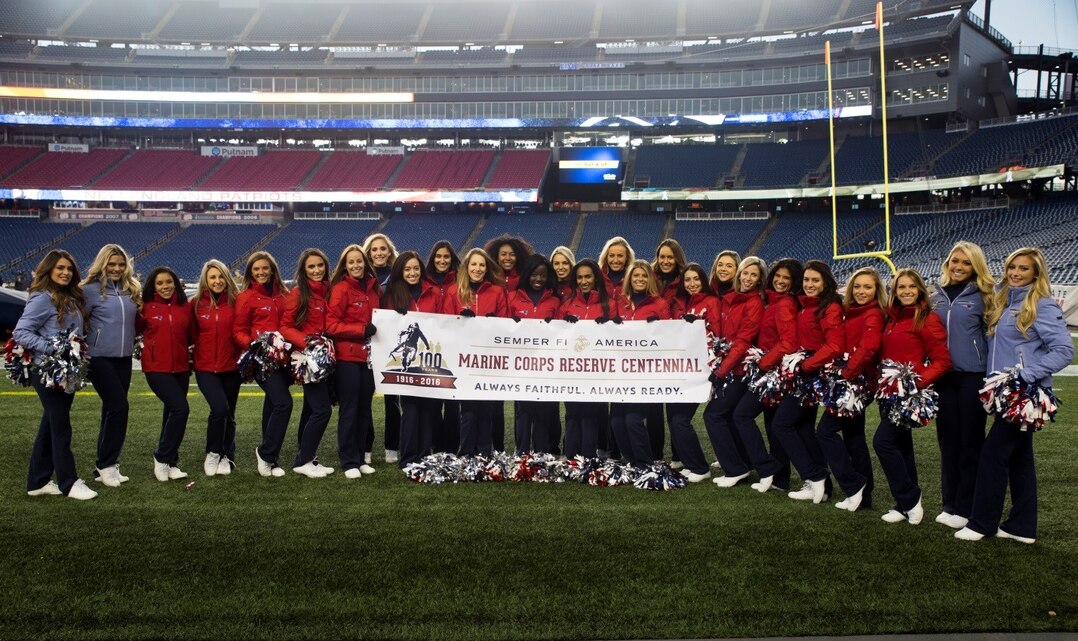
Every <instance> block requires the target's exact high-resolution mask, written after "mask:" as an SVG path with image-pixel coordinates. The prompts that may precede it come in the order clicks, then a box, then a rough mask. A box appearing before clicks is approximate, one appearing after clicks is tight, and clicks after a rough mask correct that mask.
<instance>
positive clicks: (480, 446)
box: [458, 401, 502, 456]
mask: <svg viewBox="0 0 1078 641" xmlns="http://www.w3.org/2000/svg"><path fill="white" fill-rule="evenodd" d="M501 408H502V402H501V401H461V402H460V449H459V451H458V453H459V454H460V455H461V456H477V455H479V454H483V455H484V456H489V455H490V453H491V449H492V448H493V442H492V440H491V416H492V415H493V414H494V412H495V411H501Z"/></svg>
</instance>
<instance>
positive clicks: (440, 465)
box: [404, 452, 686, 491]
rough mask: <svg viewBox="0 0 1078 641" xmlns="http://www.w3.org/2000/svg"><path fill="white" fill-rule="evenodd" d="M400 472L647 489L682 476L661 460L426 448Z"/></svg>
mask: <svg viewBox="0 0 1078 641" xmlns="http://www.w3.org/2000/svg"><path fill="white" fill-rule="evenodd" d="M404 474H405V475H406V476H407V477H408V478H410V479H412V480H413V481H415V482H417V483H429V484H441V483H485V482H504V481H513V482H518V483H522V482H529V481H530V482H535V483H569V482H572V483H581V484H584V485H591V486H594V487H616V486H619V485H632V486H634V487H636V488H639V489H642V490H653V491H658V490H663V491H669V490H673V489H679V488H683V487H685V486H686V480H685V478H684V477H683V476H681V475H679V474H677V473H675V472H674V471H673V470H672V469H670V466H669V465H667V464H666V463H657V464H655V465H652V466H650V467H648V468H643V469H641V468H636V467H633V466H631V465H623V464H621V463H619V462H617V461H611V460H608V459H599V458H584V457H582V456H577V457H576V458H573V459H570V460H566V461H563V460H560V459H558V458H557V457H555V456H554V455H552V454H538V453H528V454H521V455H519V456H511V455H509V454H506V453H505V452H495V453H493V454H492V455H490V456H456V455H454V454H431V455H429V456H426V457H424V458H423V459H422V460H420V461H418V462H416V463H412V464H410V465H407V466H405V468H404Z"/></svg>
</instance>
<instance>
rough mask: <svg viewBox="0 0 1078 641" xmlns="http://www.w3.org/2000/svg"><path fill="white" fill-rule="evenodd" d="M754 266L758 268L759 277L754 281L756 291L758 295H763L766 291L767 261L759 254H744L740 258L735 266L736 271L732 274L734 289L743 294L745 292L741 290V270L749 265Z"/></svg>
mask: <svg viewBox="0 0 1078 641" xmlns="http://www.w3.org/2000/svg"><path fill="white" fill-rule="evenodd" d="M754 265H755V266H756V268H757V269H759V270H760V278H759V279H758V280H757V281H756V287H755V288H754V289H755V290H756V293H757V294H759V295H760V296H763V295H764V292H765V291H767V263H765V262H764V259H763V258H760V257H759V256H746V257H745V258H743V259H742V260H741V262H740V263H739V264H738V266H737V272H736V273H735V274H734V291H735V292H738V293H741V294H744V293H746V292H743V291H741V272H743V271H745V270H746V269H748V268H749V267H752V266H754Z"/></svg>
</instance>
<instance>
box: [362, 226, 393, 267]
mask: <svg viewBox="0 0 1078 641" xmlns="http://www.w3.org/2000/svg"><path fill="white" fill-rule="evenodd" d="M376 240H384V241H385V242H386V247H389V258H387V259H386V266H387V267H392V266H393V261H395V260H397V246H396V245H394V244H393V241H392V240H390V239H389V236H386V235H385V234H371V235H370V236H367V238H366V239H365V240H364V241H363V254H364V255H365V256H366V257H367V258H370V255H371V245H373V244H374V241H376ZM370 268H371V269H374V264H371V266H370Z"/></svg>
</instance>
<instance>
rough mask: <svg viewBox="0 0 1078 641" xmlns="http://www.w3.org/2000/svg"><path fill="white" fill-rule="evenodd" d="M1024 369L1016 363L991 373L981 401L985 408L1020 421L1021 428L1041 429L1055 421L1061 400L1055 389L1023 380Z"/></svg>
mask: <svg viewBox="0 0 1078 641" xmlns="http://www.w3.org/2000/svg"><path fill="white" fill-rule="evenodd" d="M1021 369H1022V366H1021V365H1016V366H1014V367H1012V368H1010V369H1006V370H1003V371H1002V372H992V373H991V374H989V375H988V376H987V377H986V378H985V379H984V387H982V388H981V391H980V396H981V403H982V404H983V405H984V409H985V411H987V412H989V413H990V414H998V415H999V416H1000V417H1001V418H1003V420H1005V421H1008V422H1010V423H1016V424H1017V425H1018V429H1019V430H1021V431H1023V432H1025V431H1028V430H1030V429H1032V430H1033V431H1034V432H1039V431H1041V430H1042V429H1044V426H1045V424H1047V423H1048V422H1053V421H1055V417H1056V413H1057V412H1058V411H1059V406H1060V404H1061V401H1060V400H1059V399H1058V398H1056V395H1055V393H1054V392H1053V391H1052V388H1050V387H1043V386H1041V385H1038V384H1037V383H1027V382H1026V381H1025V380H1023V379H1022V377H1021V376H1020V375H1019V371H1020V370H1021Z"/></svg>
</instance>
